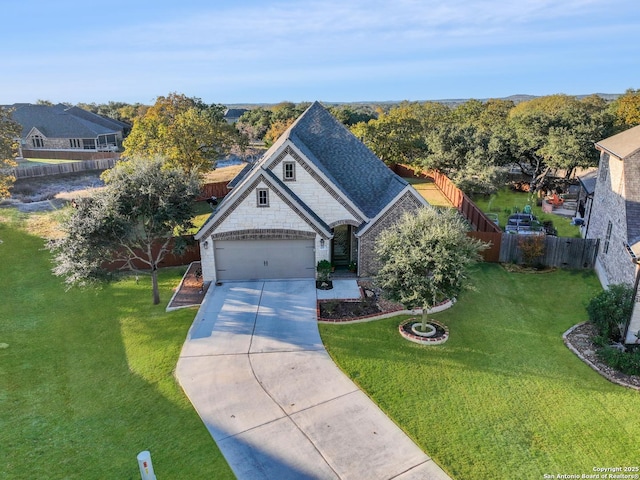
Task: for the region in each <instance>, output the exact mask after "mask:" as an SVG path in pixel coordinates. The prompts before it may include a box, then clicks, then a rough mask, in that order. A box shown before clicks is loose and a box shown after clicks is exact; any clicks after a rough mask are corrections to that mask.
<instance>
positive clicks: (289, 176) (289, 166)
mask: <svg viewBox="0 0 640 480" xmlns="http://www.w3.org/2000/svg"><path fill="white" fill-rule="evenodd" d="M282 178H283V179H284V180H285V181H289V182H292V181H294V180H295V179H296V163H295V162H283V163H282Z"/></svg>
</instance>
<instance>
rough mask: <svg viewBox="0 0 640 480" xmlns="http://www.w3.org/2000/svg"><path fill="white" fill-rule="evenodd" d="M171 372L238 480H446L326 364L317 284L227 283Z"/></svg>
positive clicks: (211, 295) (210, 300)
mask: <svg viewBox="0 0 640 480" xmlns="http://www.w3.org/2000/svg"><path fill="white" fill-rule="evenodd" d="M176 375H177V378H178V381H179V382H180V384H181V385H182V388H183V389H184V391H185V392H186V394H187V395H188V397H189V399H190V400H191V402H192V404H193V405H194V407H195V409H196V410H197V411H198V414H199V415H200V417H201V418H202V420H203V422H204V423H205V425H206V427H207V428H208V430H209V432H210V433H211V435H212V436H213V438H214V439H215V441H216V443H217V444H218V446H219V447H220V450H221V451H222V453H223V455H224V456H225V458H226V459H227V461H228V462H229V465H230V466H231V468H232V469H233V471H234V473H235V474H236V476H237V477H238V478H239V479H241V480H244V479H278V480H283V479H296V480H297V479H305V478H313V479H357V480H361V479H368V480H374V479H392V478H393V479H400V480H409V479H411V480H413V479H447V478H449V477H448V476H447V475H446V474H445V473H444V472H443V471H442V470H441V469H440V468H439V467H438V466H437V465H436V464H435V463H434V462H433V461H431V460H430V458H429V457H428V456H427V455H425V453H424V452H423V451H422V450H420V449H419V448H418V447H417V446H416V445H415V444H414V443H413V441H411V439H409V438H408V437H407V436H406V435H405V434H404V433H403V432H402V430H400V429H399V428H398V427H397V426H396V425H395V424H394V423H393V422H392V421H391V420H390V419H389V418H388V417H386V416H385V415H384V413H382V411H381V410H380V409H379V408H378V407H377V406H376V405H375V404H374V403H373V402H372V401H371V400H370V399H369V398H368V397H367V396H366V395H365V394H364V393H362V392H361V391H360V390H359V389H358V388H357V387H356V386H355V385H354V384H353V383H352V382H351V381H350V380H349V378H348V377H346V376H345V375H344V374H343V373H342V372H341V371H340V370H339V369H338V368H337V367H336V366H335V364H334V363H333V362H332V361H331V359H330V357H329V355H328V354H327V352H326V351H325V349H324V347H323V345H322V342H321V340H320V335H319V333H318V327H317V321H316V289H315V282H314V281H313V280H297V281H296V280H293V281H252V282H229V283H226V284H224V285H222V286H217V287H215V288H212V289H210V290H209V292H208V293H207V296H206V298H205V301H204V302H203V304H202V305H201V307H200V310H199V311H198V314H197V316H196V319H195V321H194V324H193V325H192V327H191V330H190V331H189V335H188V337H187V341H186V342H185V344H184V347H183V349H182V352H181V354H180V359H179V361H178V365H177V370H176Z"/></svg>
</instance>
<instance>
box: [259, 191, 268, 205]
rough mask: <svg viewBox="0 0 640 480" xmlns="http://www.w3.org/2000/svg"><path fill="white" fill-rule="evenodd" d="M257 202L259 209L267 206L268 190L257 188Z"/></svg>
mask: <svg viewBox="0 0 640 480" xmlns="http://www.w3.org/2000/svg"><path fill="white" fill-rule="evenodd" d="M256 196H257V202H258V206H259V207H268V206H269V190H268V189H266V188H258V189H257V190H256Z"/></svg>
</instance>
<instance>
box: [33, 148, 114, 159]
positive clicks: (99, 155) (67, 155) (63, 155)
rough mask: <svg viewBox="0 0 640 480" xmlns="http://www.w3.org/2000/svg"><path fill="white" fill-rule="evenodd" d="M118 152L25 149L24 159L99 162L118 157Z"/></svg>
mask: <svg viewBox="0 0 640 480" xmlns="http://www.w3.org/2000/svg"><path fill="white" fill-rule="evenodd" d="M119 155H120V154H119V153H117V152H96V151H95V150H30V149H26V148H23V149H22V156H23V157H24V158H52V159H55V160H99V159H104V158H113V157H118V156H119Z"/></svg>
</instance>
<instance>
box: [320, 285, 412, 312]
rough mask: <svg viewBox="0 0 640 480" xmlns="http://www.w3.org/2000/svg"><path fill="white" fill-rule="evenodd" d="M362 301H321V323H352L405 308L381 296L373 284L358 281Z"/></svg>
mask: <svg viewBox="0 0 640 480" xmlns="http://www.w3.org/2000/svg"><path fill="white" fill-rule="evenodd" d="M358 286H359V287H360V292H361V299H360V300H319V301H318V320H319V321H321V322H323V321H324V322H352V321H354V320H364V319H367V318H370V317H377V316H380V315H383V314H385V313H391V312H399V311H402V310H404V307H403V306H402V305H400V304H398V303H394V302H391V301H389V300H387V299H385V298H384V297H382V295H381V291H380V289H378V288H377V287H375V286H374V285H373V284H372V283H371V282H366V281H358Z"/></svg>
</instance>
